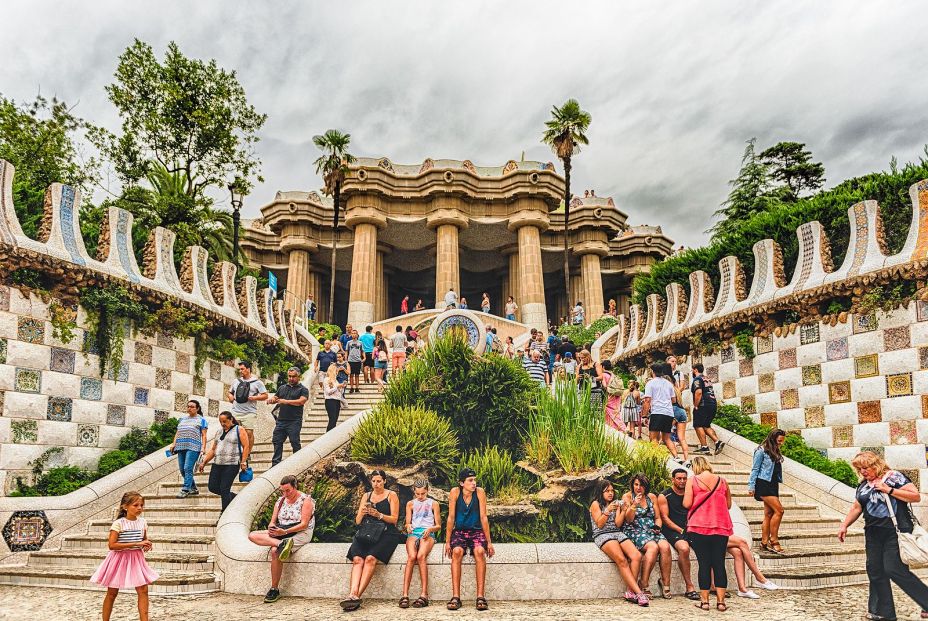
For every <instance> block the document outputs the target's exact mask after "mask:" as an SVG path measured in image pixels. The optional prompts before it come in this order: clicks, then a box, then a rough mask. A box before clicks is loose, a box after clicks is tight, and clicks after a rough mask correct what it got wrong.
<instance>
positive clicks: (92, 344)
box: [81, 330, 100, 356]
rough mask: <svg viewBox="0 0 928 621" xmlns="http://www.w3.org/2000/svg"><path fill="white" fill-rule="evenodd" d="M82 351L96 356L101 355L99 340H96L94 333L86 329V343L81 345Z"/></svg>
mask: <svg viewBox="0 0 928 621" xmlns="http://www.w3.org/2000/svg"><path fill="white" fill-rule="evenodd" d="M81 351H83V352H86V353H88V354H93V355H94V356H99V355H100V348H99V347H97V342H96V341H95V340H94V338H93V335H92V334H91V333H90V332H89V331H87V330H85V331H84V345H83V347H81Z"/></svg>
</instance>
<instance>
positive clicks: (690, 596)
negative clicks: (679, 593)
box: [683, 591, 699, 602]
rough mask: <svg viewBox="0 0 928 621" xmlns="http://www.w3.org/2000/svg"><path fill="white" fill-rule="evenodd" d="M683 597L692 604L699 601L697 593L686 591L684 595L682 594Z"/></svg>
mask: <svg viewBox="0 0 928 621" xmlns="http://www.w3.org/2000/svg"><path fill="white" fill-rule="evenodd" d="M683 597H685V598H686V599H689V600H692V601H694V602H698V601H699V593H697V592H696V591H687V592H686V593H684V594H683Z"/></svg>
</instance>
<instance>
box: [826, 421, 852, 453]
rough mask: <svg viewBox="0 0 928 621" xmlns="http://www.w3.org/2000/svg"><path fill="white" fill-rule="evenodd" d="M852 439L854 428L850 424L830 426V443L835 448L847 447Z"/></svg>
mask: <svg viewBox="0 0 928 621" xmlns="http://www.w3.org/2000/svg"><path fill="white" fill-rule="evenodd" d="M853 441H854V428H853V427H852V426H851V425H840V426H838V427H832V428H831V443H832V445H834V447H835V448H848V447H849V446H851V445H852V442H853Z"/></svg>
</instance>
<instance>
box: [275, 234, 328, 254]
mask: <svg viewBox="0 0 928 621" xmlns="http://www.w3.org/2000/svg"><path fill="white" fill-rule="evenodd" d="M318 249H319V244H318V243H316V240H314V239H310V238H309V237H304V236H292V237H284V238H283V239H281V240H280V251H281V252H290V251H291V250H305V251H306V252H315V251H316V250H318Z"/></svg>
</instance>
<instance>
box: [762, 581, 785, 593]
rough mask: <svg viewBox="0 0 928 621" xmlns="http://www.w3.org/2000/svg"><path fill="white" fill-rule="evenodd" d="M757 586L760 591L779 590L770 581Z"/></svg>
mask: <svg viewBox="0 0 928 621" xmlns="http://www.w3.org/2000/svg"><path fill="white" fill-rule="evenodd" d="M757 586H759V587H760V588H762V589H766V590H768V591H776V590H777V589H779V588H780V587H779V586H777V585H775V584H774V583H773V582H772V581H771V580H768V581H767V582H758V583H757Z"/></svg>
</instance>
